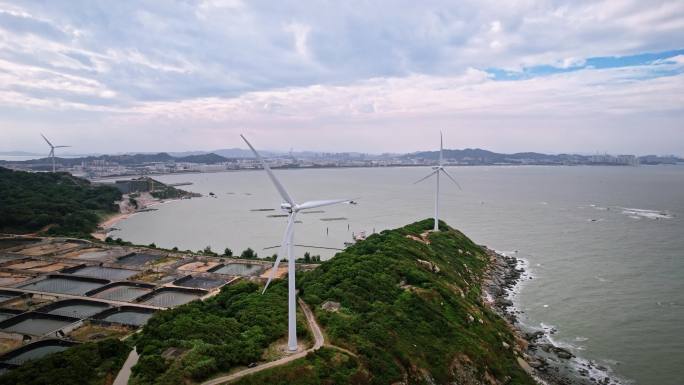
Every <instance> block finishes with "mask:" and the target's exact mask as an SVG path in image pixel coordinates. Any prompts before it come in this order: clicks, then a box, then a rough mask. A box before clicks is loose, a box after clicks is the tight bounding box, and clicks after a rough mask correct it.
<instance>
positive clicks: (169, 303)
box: [143, 289, 201, 307]
mask: <svg viewBox="0 0 684 385" xmlns="http://www.w3.org/2000/svg"><path fill="white" fill-rule="evenodd" d="M200 296H201V294H200V293H195V292H191V291H184V290H173V289H160V290H158V291H156V292H154V293H152V294H151V295H150V297H149V298H147V299H145V300H144V301H143V303H144V304H145V305H150V306H159V307H174V306H179V305H183V304H186V303H188V302H190V301H194V300H196V299H198V298H199V297H200Z"/></svg>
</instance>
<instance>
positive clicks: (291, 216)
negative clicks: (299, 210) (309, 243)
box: [261, 213, 294, 294]
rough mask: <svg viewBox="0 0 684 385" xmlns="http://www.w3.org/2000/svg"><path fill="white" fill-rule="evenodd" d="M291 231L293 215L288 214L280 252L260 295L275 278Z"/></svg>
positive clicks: (292, 228)
mask: <svg viewBox="0 0 684 385" xmlns="http://www.w3.org/2000/svg"><path fill="white" fill-rule="evenodd" d="M293 230H294V213H292V214H290V217H289V218H288V220H287V228H286V229H285V235H284V236H283V243H281V244H280V252H279V253H278V256H277V257H276V260H275V262H274V263H273V268H271V274H269V275H268V281H266V286H264V290H263V291H262V292H261V294H263V293H265V292H266V289H268V285H270V284H271V281H272V280H273V278H275V275H276V273H277V272H278V265H280V260H281V259H283V255H285V249H286V247H287V242H288V240H289V239H290V234H291V233H292V231H293Z"/></svg>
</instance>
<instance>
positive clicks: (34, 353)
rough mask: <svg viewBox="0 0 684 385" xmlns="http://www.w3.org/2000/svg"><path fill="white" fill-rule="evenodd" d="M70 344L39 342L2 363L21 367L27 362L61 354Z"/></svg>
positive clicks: (26, 347)
mask: <svg viewBox="0 0 684 385" xmlns="http://www.w3.org/2000/svg"><path fill="white" fill-rule="evenodd" d="M71 345H72V344H68V343H65V342H63V341H40V342H37V343H35V344H31V345H27V346H25V347H23V348H21V350H22V351H21V352H20V353H19V354H13V355H12V356H11V357H10V358H8V359H6V360H5V361H4V362H6V363H8V364H14V365H21V364H23V363H24V362H26V361H29V360H36V359H39V358H42V357H45V356H47V355H48V354H52V353H58V352H62V351H64V350H67V349H68V348H69V346H71Z"/></svg>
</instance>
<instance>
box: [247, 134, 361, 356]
mask: <svg viewBox="0 0 684 385" xmlns="http://www.w3.org/2000/svg"><path fill="white" fill-rule="evenodd" d="M240 136H241V137H242V140H244V141H245V143H247V145H248V146H249V148H250V149H251V150H252V152H253V153H254V156H255V157H256V158H257V159H258V160H259V162H260V163H261V166H262V167H263V168H264V170H265V171H266V173H267V174H268V177H269V178H270V179H271V182H272V183H273V185H274V186H275V188H276V190H278V193H279V194H280V196H281V197H282V198H283V200H284V201H285V202H283V203H281V204H280V208H281V209H282V210H283V211H285V212H286V213H287V214H288V215H287V227H286V228H285V234H284V235H283V243H281V245H280V252H279V253H278V257H277V258H276V260H275V263H274V264H273V268H272V269H271V274H270V275H269V277H268V281H267V282H266V286H265V287H264V291H263V292H266V289H267V288H268V285H269V284H270V283H271V280H272V279H273V278H274V277H275V273H276V271H277V270H278V265H279V264H280V260H281V259H282V257H283V251H285V252H286V253H287V285H288V292H287V305H288V306H287V310H288V314H287V315H288V317H287V326H288V327H287V330H288V335H287V350H288V351H290V352H296V351H297V293H296V291H295V290H296V289H295V288H296V286H295V258H294V255H293V254H292V246H293V242H294V224H295V217H296V216H297V213H299V212H300V211H302V210H307V209H313V208H316V207H323V206H331V205H335V204H338V203H344V202H349V201H350V200H351V199H334V200H321V201H309V202H304V203H302V204H297V203H295V201H294V200H293V199H292V198H291V197H290V194H288V192H287V190H285V187H283V185H282V184H281V183H280V181H279V180H278V178H276V176H275V174H273V171H271V168H270V167H268V164H266V162H265V161H264V159H263V158H262V157H261V155H259V153H258V152H257V151H256V150H255V149H254V147H252V145H251V144H250V143H249V142H248V141H247V139H246V138H245V137H244V136H243V135H240ZM263 292H262V293H263Z"/></svg>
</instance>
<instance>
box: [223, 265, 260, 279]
mask: <svg viewBox="0 0 684 385" xmlns="http://www.w3.org/2000/svg"><path fill="white" fill-rule="evenodd" d="M263 270H264V267H263V266H262V265H258V264H249V263H228V264H225V265H219V266H217V267H215V268H213V269H210V270H209V272H211V273H216V274H225V275H240V276H243V277H250V276H254V275H258V274H259V273H261V272H262V271H263Z"/></svg>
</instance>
